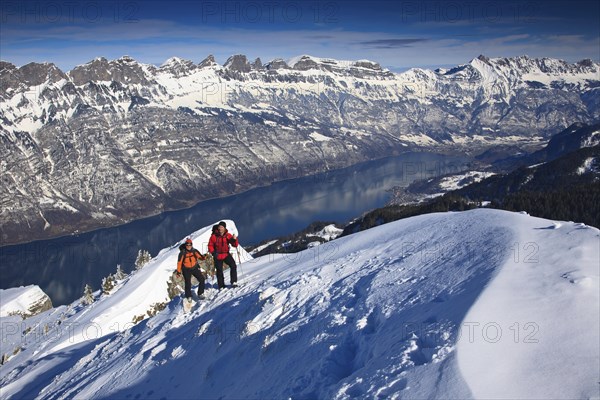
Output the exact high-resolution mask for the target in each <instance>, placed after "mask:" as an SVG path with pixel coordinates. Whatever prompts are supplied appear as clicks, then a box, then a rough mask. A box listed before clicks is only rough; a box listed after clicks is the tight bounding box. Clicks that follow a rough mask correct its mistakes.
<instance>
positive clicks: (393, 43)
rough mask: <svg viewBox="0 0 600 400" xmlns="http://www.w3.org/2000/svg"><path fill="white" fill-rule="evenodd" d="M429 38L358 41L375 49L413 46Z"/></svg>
mask: <svg viewBox="0 0 600 400" xmlns="http://www.w3.org/2000/svg"><path fill="white" fill-rule="evenodd" d="M428 40H429V39H424V38H414V39H377V40H368V41H365V42H360V43H358V44H359V45H362V46H366V47H371V48H375V49H396V48H402V47H412V45H413V44H415V43H421V42H426V41H428Z"/></svg>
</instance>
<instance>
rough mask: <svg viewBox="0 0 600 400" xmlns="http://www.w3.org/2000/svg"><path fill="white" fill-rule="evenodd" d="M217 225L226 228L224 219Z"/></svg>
mask: <svg viewBox="0 0 600 400" xmlns="http://www.w3.org/2000/svg"><path fill="white" fill-rule="evenodd" d="M219 225H221V226H222V227H223V228H227V224H226V223H225V222H224V221H221V222H219Z"/></svg>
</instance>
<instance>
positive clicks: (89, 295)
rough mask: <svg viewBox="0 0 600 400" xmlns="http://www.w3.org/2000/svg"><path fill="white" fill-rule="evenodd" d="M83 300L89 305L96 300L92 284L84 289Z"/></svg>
mask: <svg viewBox="0 0 600 400" xmlns="http://www.w3.org/2000/svg"><path fill="white" fill-rule="evenodd" d="M81 302H82V303H83V304H86V305H88V306H89V305H90V304H92V303H93V302H94V293H93V291H92V287H91V286H90V285H87V284H86V285H85V288H84V289H83V297H82V298H81Z"/></svg>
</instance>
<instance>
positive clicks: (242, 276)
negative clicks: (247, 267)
mask: <svg viewBox="0 0 600 400" xmlns="http://www.w3.org/2000/svg"><path fill="white" fill-rule="evenodd" d="M236 250H237V255H238V264H239V265H240V277H241V278H242V279H244V270H243V269H242V258H241V257H240V245H239V244H238V246H237V247H236Z"/></svg>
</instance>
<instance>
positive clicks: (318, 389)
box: [0, 210, 600, 399]
mask: <svg viewBox="0 0 600 400" xmlns="http://www.w3.org/2000/svg"><path fill="white" fill-rule="evenodd" d="M228 226H229V223H228ZM204 229H208V228H203V229H201V230H199V231H198V232H196V234H194V239H195V241H198V240H199V239H200V238H201V237H202V235H203V234H204V233H202V232H203V230H204ZM599 240H600V232H599V231H598V230H597V229H595V228H590V227H586V226H583V225H581V224H574V223H570V222H558V221H549V220H545V219H540V218H533V217H530V216H528V215H526V214H518V213H509V212H504V211H497V210H472V211H468V212H462V213H440V214H430V215H422V216H419V217H414V218H409V219H405V220H400V221H396V222H393V223H390V224H386V225H382V226H379V227H377V228H373V229H370V230H367V231H363V232H360V233H357V234H354V235H350V236H347V237H344V238H341V239H337V240H335V241H332V242H329V243H327V244H324V245H322V246H319V247H317V248H314V249H309V250H307V251H304V252H301V253H298V254H294V255H286V256H284V255H279V256H265V257H261V258H259V259H255V260H251V259H247V260H246V261H245V262H244V263H242V265H241V266H242V268H241V269H240V272H241V273H242V274H241V276H240V277H241V283H242V286H241V287H240V288H238V289H233V290H229V291H225V292H221V293H219V294H218V295H215V293H214V289H213V288H209V290H208V294H209V297H210V300H208V301H206V302H203V303H201V304H199V305H198V306H196V308H195V309H194V310H193V311H192V312H191V313H190V314H183V313H182V311H181V301H180V299H174V300H173V301H172V302H170V303H169V304H168V305H167V308H165V309H164V310H163V311H162V312H160V313H159V314H158V315H157V316H155V317H153V318H150V319H147V320H146V321H144V322H142V323H140V324H139V325H137V326H135V327H133V328H131V329H127V330H126V331H124V332H121V333H115V332H112V333H110V334H109V335H105V336H98V328H97V326H96V324H90V321H91V320H90V317H89V315H88V314H90V313H94V314H96V315H116V314H118V313H119V312H120V311H124V310H125V309H126V308H127V307H126V306H127V305H129V304H130V300H129V299H128V296H125V293H126V292H128V291H130V290H133V289H134V287H135V286H136V285H134V284H126V285H124V286H123V287H122V288H121V289H119V291H118V292H117V293H116V295H119V294H120V293H121V294H120V296H121V302H108V301H102V300H101V301H98V302H97V303H95V304H97V305H96V306H95V308H78V307H79V306H78V305H77V304H75V305H73V306H72V309H71V310H67V309H66V307H63V308H61V309H60V310H53V311H49V312H47V313H45V314H43V315H40V316H38V317H36V318H37V319H36V321H35V322H36V324H37V325H35V326H31V329H30V333H29V334H27V335H28V336H27V335H26V336H25V337H23V338H21V342H22V343H26V344H25V345H23V347H22V349H21V351H20V353H18V354H16V355H14V356H12V357H11V358H10V359H8V361H7V363H6V364H5V365H4V366H3V367H2V368H1V369H0V385H1V386H2V395H3V397H8V398H47V397H48V395H49V394H52V396H53V397H56V398H73V397H77V398H90V399H93V398H135V397H156V398H161V397H166V398H182V399H184V398H197V396H198V393H202V396H204V397H207V398H216V397H223V398H232V397H236V398H267V397H268V398H337V399H342V398H357V397H361V398H377V397H386V398H387V397H396V398H400V397H401V398H431V399H435V398H440V399H442V398H443V399H447V398H465V399H468V398H514V399H517V398H518V399H523V398H564V399H567V398H593V397H594V396H596V395H597V393H598V387H597V371H598V368H599V367H600V365H599V364H600V357H598V355H599V354H600V341H599V340H598V339H599V337H598V335H599V333H598V332H599V329H600V317H599V316H600V309H599V308H600V306H599V301H600V290H599V289H600V284H599V281H600V271H599V268H600V267H599V266H600V255H599V254H598V253H599V251H600V250H599V248H598V241H599ZM176 251H177V249H176V244H174V246H173V247H172V248H170V249H165V250H164V251H163V252H161V254H159V255H158V256H157V257H156V258H155V260H154V261H153V263H154V264H153V265H154V266H155V267H154V268H156V269H159V265H160V264H161V262H162V261H160V260H163V261H165V262H166V260H167V259H168V258H169V257H171V256H172V254H174V253H175V252H176ZM148 267H149V266H147V267H145V268H148ZM142 271H143V270H142ZM138 275H139V276H140V277H143V276H145V277H146V279H147V280H154V279H155V276H154V273H148V274H145V275H144V274H138ZM140 279H141V278H140ZM136 284H143V283H142V282H141V281H138V282H136ZM128 285H129V286H128ZM131 295H132V296H137V294H135V293H131ZM125 311H126V310H125ZM61 312H62V317H61ZM58 319H60V320H61V322H62V323H61V326H75V327H78V325H73V324H74V323H76V322H80V323H84V321H88V324H87V325H86V326H84V327H82V329H80V330H72V332H73V334H75V336H77V337H79V336H81V337H84V336H85V335H87V338H86V340H83V341H82V340H79V339H77V338H74V341H73V342H69V341H68V340H63V339H62V338H60V339H61V340H59V341H58V342H59V343H62V344H61V345H60V346H57V338H56V335H57V334H58V333H61V332H60V331H53V329H55V326H56V325H53V324H55V323H56V321H57V320H58ZM44 326H48V327H49V328H48V329H49V332H51V333H50V334H48V333H47V334H40V330H41V331H42V332H43V329H42V328H43V327H44ZM108 328H110V327H108ZM6 332H7V330H3V335H5V337H3V340H5V341H3V343H7V342H8V343H11V340H13V341H14V337H10V335H6ZM21 332H22V330H18V331H16V332H13V336H16V337H17V339H19V338H20V335H21ZM67 332H68V331H67V330H64V331H63V332H62V333H63V336H64V337H68V334H67ZM34 335H37V336H34ZM7 336H8V337H7ZM565 357H568V359H569V362H564V360H565ZM540 360H543V362H540ZM48 371H50V372H48ZM190 371H194V376H195V378H194V381H193V383H191V382H190V380H189V373H190ZM232 377H235V379H232ZM565 377H568V379H566V378H565Z"/></svg>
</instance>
